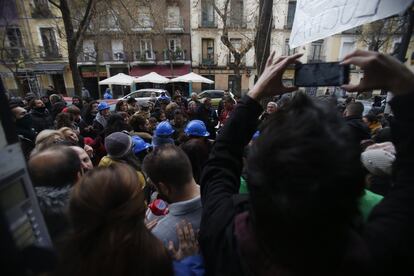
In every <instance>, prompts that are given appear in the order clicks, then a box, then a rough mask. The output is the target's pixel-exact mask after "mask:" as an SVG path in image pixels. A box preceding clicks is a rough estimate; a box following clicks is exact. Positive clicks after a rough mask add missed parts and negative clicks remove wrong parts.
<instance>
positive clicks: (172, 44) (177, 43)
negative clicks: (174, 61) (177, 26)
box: [168, 38, 181, 52]
mask: <svg viewBox="0 0 414 276" xmlns="http://www.w3.org/2000/svg"><path fill="white" fill-rule="evenodd" d="M168 49H170V50H171V51H173V52H175V51H177V50H181V40H180V39H179V38H170V39H169V40H168Z"/></svg>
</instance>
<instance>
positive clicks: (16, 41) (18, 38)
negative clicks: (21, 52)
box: [6, 28, 24, 47]
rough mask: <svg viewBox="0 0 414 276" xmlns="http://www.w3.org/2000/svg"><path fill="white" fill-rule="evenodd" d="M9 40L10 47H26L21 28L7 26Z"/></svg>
mask: <svg viewBox="0 0 414 276" xmlns="http://www.w3.org/2000/svg"><path fill="white" fill-rule="evenodd" d="M6 32H7V40H8V43H9V46H10V47H24V46H23V40H22V33H21V32H20V29H19V28H7V31H6Z"/></svg>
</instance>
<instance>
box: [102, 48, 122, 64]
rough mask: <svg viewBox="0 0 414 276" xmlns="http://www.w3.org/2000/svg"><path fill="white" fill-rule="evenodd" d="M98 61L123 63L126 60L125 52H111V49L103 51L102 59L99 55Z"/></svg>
mask: <svg viewBox="0 0 414 276" xmlns="http://www.w3.org/2000/svg"><path fill="white" fill-rule="evenodd" d="M99 59H100V60H99V61H102V62H107V63H110V62H116V63H123V62H126V61H127V60H128V57H127V54H126V53H125V52H123V51H117V52H113V51H104V52H103V53H102V59H101V57H99Z"/></svg>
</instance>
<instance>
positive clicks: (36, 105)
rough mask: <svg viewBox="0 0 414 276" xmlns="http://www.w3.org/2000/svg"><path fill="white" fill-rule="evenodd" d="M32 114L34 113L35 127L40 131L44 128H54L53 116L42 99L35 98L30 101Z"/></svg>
mask: <svg viewBox="0 0 414 276" xmlns="http://www.w3.org/2000/svg"><path fill="white" fill-rule="evenodd" d="M29 108H30V114H31V115H32V120H33V128H34V130H35V131H36V132H37V133H39V132H41V131H42V130H44V129H51V128H53V120H52V116H51V114H50V113H49V110H47V108H46V106H45V104H44V103H43V101H42V100H40V99H33V100H31V101H30V102H29Z"/></svg>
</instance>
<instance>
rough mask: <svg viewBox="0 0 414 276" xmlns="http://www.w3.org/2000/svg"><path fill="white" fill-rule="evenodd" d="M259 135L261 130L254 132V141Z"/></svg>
mask: <svg viewBox="0 0 414 276" xmlns="http://www.w3.org/2000/svg"><path fill="white" fill-rule="evenodd" d="M259 135H260V131H259V130H258V131H256V132H255V133H254V134H253V137H252V140H253V141H254V140H256V139H257V138H258V137H259Z"/></svg>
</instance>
